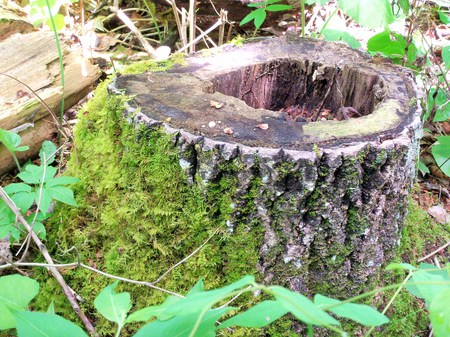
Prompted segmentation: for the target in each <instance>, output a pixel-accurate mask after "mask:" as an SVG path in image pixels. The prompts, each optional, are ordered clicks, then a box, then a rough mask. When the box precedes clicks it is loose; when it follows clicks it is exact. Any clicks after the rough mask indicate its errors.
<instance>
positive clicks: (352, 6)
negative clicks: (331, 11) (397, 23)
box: [338, 0, 395, 28]
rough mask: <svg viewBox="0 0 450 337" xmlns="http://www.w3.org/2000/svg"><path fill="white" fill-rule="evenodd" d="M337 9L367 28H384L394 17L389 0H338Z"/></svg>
mask: <svg viewBox="0 0 450 337" xmlns="http://www.w3.org/2000/svg"><path fill="white" fill-rule="evenodd" d="M338 4H339V7H340V8H341V9H342V10H343V11H344V12H345V13H346V14H347V15H348V16H350V17H351V18H352V19H353V20H355V21H356V22H358V23H359V24H360V25H362V26H365V27H367V28H386V27H387V26H388V25H389V24H391V23H392V22H394V20H395V17H394V14H393V13H392V8H391V4H390V1H389V0H352V1H348V0H338Z"/></svg>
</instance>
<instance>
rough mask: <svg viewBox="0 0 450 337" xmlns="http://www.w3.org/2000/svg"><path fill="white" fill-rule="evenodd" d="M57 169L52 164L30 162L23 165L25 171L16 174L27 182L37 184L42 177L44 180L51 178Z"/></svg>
mask: <svg viewBox="0 0 450 337" xmlns="http://www.w3.org/2000/svg"><path fill="white" fill-rule="evenodd" d="M57 171H58V169H57V168H56V167H53V166H44V165H41V166H36V165H34V164H30V165H27V166H26V167H25V171H23V172H20V173H19V174H18V175H17V176H18V177H19V178H20V179H22V180H23V181H25V182H26V183H28V184H39V183H40V182H41V181H42V179H44V182H47V181H49V180H51V179H52V178H53V177H54V176H55V174H56V172H57ZM44 173H45V176H44Z"/></svg>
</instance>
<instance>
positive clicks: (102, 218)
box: [34, 82, 262, 336]
mask: <svg viewBox="0 0 450 337" xmlns="http://www.w3.org/2000/svg"><path fill="white" fill-rule="evenodd" d="M107 84H108V83H107V82H105V83H103V84H101V85H100V86H99V87H98V88H97V90H96V92H95V97H94V99H92V100H91V101H90V102H89V103H88V105H87V106H86V108H85V111H84V112H83V113H82V117H81V118H80V120H79V123H78V124H77V127H76V129H75V150H74V152H73V154H72V157H71V159H70V161H69V163H68V166H69V172H68V174H70V175H72V176H76V177H78V178H80V179H81V182H80V183H79V184H77V185H76V186H75V195H76V199H77V202H78V205H79V207H77V208H72V207H66V206H61V207H60V208H59V209H58V210H57V211H56V212H55V214H54V215H53V217H52V220H51V223H49V224H48V226H49V228H48V233H49V242H48V248H49V249H50V250H51V251H52V253H53V255H54V256H57V257H58V259H59V260H61V261H66V262H68V261H76V259H78V258H80V259H81V261H84V263H87V264H90V265H91V266H93V267H96V268H98V269H100V270H103V271H105V272H108V273H111V274H114V275H117V276H122V277H126V278H130V279H134V280H143V281H149V282H152V281H155V280H156V279H158V277H159V276H160V275H162V274H163V273H164V272H165V271H166V270H168V269H169V268H170V267H172V266H173V265H175V264H176V263H177V262H179V261H181V260H182V259H183V258H185V257H186V256H188V255H189V254H190V253H192V252H193V251H194V250H195V249H196V248H197V247H200V246H201V245H202V244H203V243H204V242H206V241H207V239H208V238H209V237H210V236H211V235H212V234H213V233H214V232H215V231H217V234H216V235H213V236H212V238H211V240H209V241H208V243H207V244H206V245H204V247H203V248H202V249H201V250H200V251H199V252H198V253H197V254H195V255H194V256H192V257H190V258H189V259H188V260H187V261H186V262H185V263H184V264H182V265H180V266H178V267H176V268H175V269H174V270H173V271H172V272H171V273H170V274H169V275H167V276H166V277H164V278H163V279H162V280H161V282H159V283H158V284H157V285H158V286H160V287H163V288H165V289H168V290H171V291H174V292H178V293H181V294H185V293H186V292H187V291H188V290H189V289H190V288H191V287H192V286H193V285H194V284H195V283H196V282H197V281H198V280H199V279H200V278H203V279H204V282H205V284H206V285H207V287H208V288H212V287H219V286H221V285H223V284H226V283H230V282H232V281H235V280H236V279H237V278H240V277H242V275H245V274H255V273H256V265H257V261H258V247H259V246H260V244H261V241H262V234H261V232H260V230H258V229H257V228H256V226H253V225H252V224H250V225H249V224H248V223H245V224H244V223H243V222H239V221H237V222H236V223H235V228H234V232H233V234H232V235H231V233H229V232H228V231H227V226H226V221H227V220H228V217H229V215H230V214H231V210H232V205H231V196H230V193H232V192H233V191H235V190H236V188H235V186H234V184H236V181H234V180H233V179H232V178H231V175H226V174H223V175H222V176H221V177H218V178H217V180H216V181H214V182H213V183H211V184H209V185H208V186H206V189H202V190H200V189H198V188H196V187H195V186H190V185H189V184H188V183H187V179H186V176H185V174H184V172H183V170H182V169H181V167H180V166H179V164H178V152H177V148H176V146H175V144H174V139H173V136H171V135H167V134H165V133H164V132H163V131H162V130H159V129H154V128H153V129H149V128H148V127H145V126H143V125H138V126H136V125H134V124H130V123H128V122H126V121H125V119H124V117H123V112H124V103H125V101H126V100H127V98H126V97H123V96H114V95H108V94H107ZM231 169H232V168H230V170H231ZM249 235H254V240H253V241H251V242H249V240H248V236H249ZM71 247H76V252H77V254H78V256H77V255H76V254H75V252H74V251H72V253H70V254H69V255H65V257H61V255H60V254H61V252H63V251H67V250H69V249H70V248H71ZM37 273H39V272H37ZM41 273H42V272H41ZM64 274H65V278H66V280H67V282H68V284H69V285H70V286H71V287H72V288H73V289H74V291H75V292H76V293H77V294H78V295H80V296H81V298H83V299H84V302H82V308H83V310H85V311H86V312H87V313H88V314H89V316H90V317H91V318H92V319H93V320H94V322H95V324H96V326H97V329H98V332H99V334H100V335H104V336H106V335H112V332H113V331H114V326H113V324H111V323H108V322H106V321H105V320H104V319H103V318H101V317H100V315H98V314H97V313H96V312H95V310H94V309H93V308H92V304H93V301H94V298H95V296H96V295H97V294H98V293H99V292H100V290H101V289H102V288H103V287H105V286H107V285H108V284H110V283H111V282H112V281H111V280H109V279H107V278H105V277H104V276H101V275H98V274H95V273H92V272H89V271H87V270H83V269H74V270H67V271H65V272H64ZM38 276H39V275H38ZM41 276H43V277H42V278H41V279H42V280H43V279H45V278H46V275H42V274H41ZM41 287H42V291H41V293H40V295H39V297H38V299H37V301H36V302H35V304H34V305H35V307H36V308H37V309H41V310H45V308H46V307H47V306H48V305H49V303H50V302H51V301H52V300H53V301H55V305H56V311H57V313H61V314H62V315H63V316H65V317H68V318H70V319H72V320H77V318H76V317H75V315H74V314H73V312H72V310H71V308H70V307H69V306H68V304H67V302H66V301H65V300H64V297H63V295H62V294H61V293H60V291H59V288H58V286H57V285H56V284H55V282H52V281H51V280H48V281H41ZM118 290H119V291H129V292H130V293H131V296H132V299H133V300H134V308H137V309H139V308H142V307H145V306H149V305H154V304H159V303H161V302H162V301H163V299H164V298H165V297H167V295H166V294H165V293H162V292H158V291H154V290H151V289H149V288H145V287H143V286H136V285H130V284H126V283H124V282H122V283H121V284H120V287H119V289H118ZM135 328H136V326H132V325H131V326H129V328H128V330H127V331H124V334H123V335H126V334H127V333H128V334H129V333H131V332H132V331H133V330H134V329H135Z"/></svg>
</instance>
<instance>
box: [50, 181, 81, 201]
mask: <svg viewBox="0 0 450 337" xmlns="http://www.w3.org/2000/svg"><path fill="white" fill-rule="evenodd" d="M46 191H47V193H48V194H49V195H50V197H52V198H53V199H55V200H58V201H61V202H63V203H65V204H67V205H71V206H78V205H77V202H76V201H75V198H74V196H73V191H72V190H71V189H70V188H68V187H64V186H53V187H50V188H47V189H46Z"/></svg>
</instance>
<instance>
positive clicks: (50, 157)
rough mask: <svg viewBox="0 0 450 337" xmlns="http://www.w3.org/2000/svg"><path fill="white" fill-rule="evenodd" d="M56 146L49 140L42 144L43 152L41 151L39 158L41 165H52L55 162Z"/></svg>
mask: <svg viewBox="0 0 450 337" xmlns="http://www.w3.org/2000/svg"><path fill="white" fill-rule="evenodd" d="M55 154H56V146H55V144H53V143H52V142H51V141H49V140H45V141H44V142H43V143H42V146H41V150H40V151H39V158H40V159H41V165H50V164H51V163H53V162H54V161H55Z"/></svg>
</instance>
